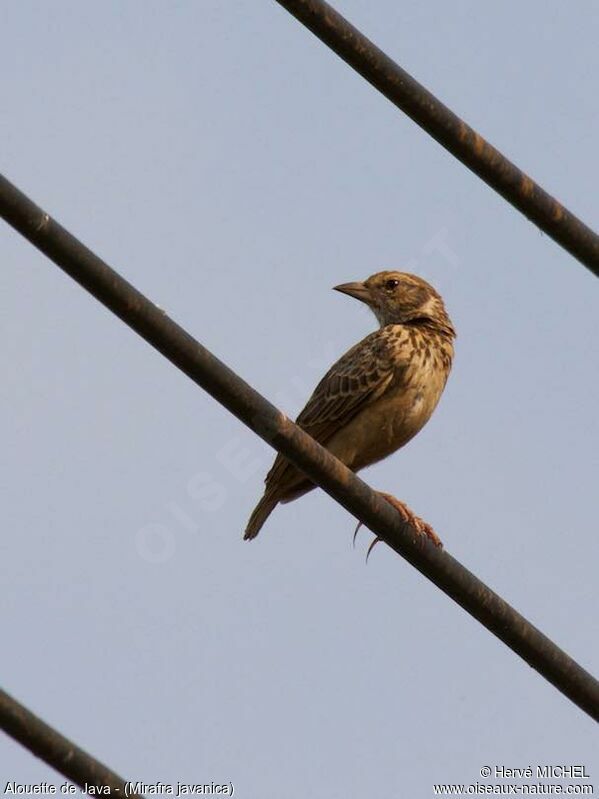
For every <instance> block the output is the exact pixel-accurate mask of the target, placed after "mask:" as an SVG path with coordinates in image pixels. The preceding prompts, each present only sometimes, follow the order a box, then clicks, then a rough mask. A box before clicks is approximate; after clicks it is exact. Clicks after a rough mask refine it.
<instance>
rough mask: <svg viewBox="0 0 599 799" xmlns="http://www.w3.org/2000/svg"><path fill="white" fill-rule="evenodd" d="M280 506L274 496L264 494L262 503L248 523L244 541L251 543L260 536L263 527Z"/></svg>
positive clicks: (258, 505) (255, 509)
mask: <svg viewBox="0 0 599 799" xmlns="http://www.w3.org/2000/svg"><path fill="white" fill-rule="evenodd" d="M278 504H279V500H278V499H275V498H274V497H273V496H272V494H270V495H269V494H264V496H263V497H262V499H261V500H260V502H259V503H258V504H257V505H256V507H255V508H254V510H253V512H252V515H251V516H250V519H249V521H248V523H247V527H246V528H245V535H244V536H243V539H244V541H250V540H251V539H252V538H255V537H256V536H257V535H258V533H259V532H260V529H261V527H262V525H263V524H264V522H265V521H266V520H267V519H268V517H269V516H270V514H271V513H272V512H273V510H274V508H275V507H276V506H277V505H278Z"/></svg>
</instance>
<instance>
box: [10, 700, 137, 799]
mask: <svg viewBox="0 0 599 799" xmlns="http://www.w3.org/2000/svg"><path fill="white" fill-rule="evenodd" d="M0 729H3V730H4V732H5V733H7V735H10V736H11V737H12V738H14V739H15V740H16V741H18V742H19V743H20V744H22V745H23V746H24V747H25V748H26V749H29V751H30V752H33V754H34V755H36V756H37V757H39V758H40V759H41V760H43V761H44V762H45V763H47V764H48V765H49V766H52V768H54V769H56V770H57V771H59V772H60V773H61V774H62V775H63V776H65V777H67V778H68V779H69V780H71V781H72V782H74V783H75V784H76V785H79V787H80V788H83V789H84V790H85V789H86V787H87V789H89V788H90V786H93V787H94V788H110V790H111V792H113V791H114V792H115V793H117V794H118V795H119V796H122V797H123V799H124V797H125V786H126V784H127V780H124V779H123V778H122V777H119V775H118V774H115V773H114V771H111V769H109V768H108V766H105V765H104V764H103V763H100V761H99V760H96V759H95V757H92V756H91V755H90V754H88V753H87V752H85V751H84V750H83V749H80V748H79V747H78V746H76V745H75V744H74V743H73V742H72V741H69V739H68V738H65V737H64V735H61V734H60V733H59V732H58V731H57V730H55V729H53V728H52V727H50V726H49V725H48V724H46V722H45V721H42V719H40V718H39V717H38V716H36V715H34V714H33V713H32V712H31V711H30V710H28V709H27V708H26V707H24V706H23V705H22V704H21V703H20V702H17V700H16V699H14V698H13V697H12V696H9V695H8V694H7V693H6V692H5V691H3V690H2V689H0ZM127 796H129V797H130V799H139V796H140V794H137V793H131V792H129V791H127Z"/></svg>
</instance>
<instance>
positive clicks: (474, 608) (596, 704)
mask: <svg viewBox="0 0 599 799" xmlns="http://www.w3.org/2000/svg"><path fill="white" fill-rule="evenodd" d="M0 214H1V215H2V216H3V217H4V219H6V221H7V222H9V224H11V225H12V226H13V227H14V228H15V229H16V230H18V231H19V232H20V233H21V234H22V235H23V236H25V237H26V238H27V239H28V240H29V241H30V242H31V243H32V244H34V245H35V246H36V247H38V249H40V250H41V251H42V252H44V253H45V254H46V255H47V256H48V257H49V258H51V259H52V260H53V261H54V263H56V264H57V265H58V266H60V267H61V268H62V269H63V270H64V271H65V272H66V273H67V274H69V275H70V276H71V277H72V278H73V279H74V280H76V281H77V282H78V283H79V284H80V285H81V286H83V287H84V288H85V289H87V291H89V292H90V293H91V294H93V295H94V296H95V297H96V298H97V299H98V300H100V302H102V303H103V304H104V305H105V306H106V307H107V308H109V309H110V310H111V311H113V312H114V313H115V314H116V315H117V316H118V317H120V318H121V319H122V320H123V321H124V322H125V323H126V324H127V325H129V327H131V328H132V329H133V330H135V331H136V332H137V333H139V334H140V335H141V336H143V338H145V339H146V341H148V342H149V343H150V344H152V346H153V347H155V348H156V349H157V350H158V351H159V352H161V353H162V354H163V355H164V356H165V357H166V358H168V359H169V360H170V361H171V362H172V363H173V364H175V366H177V367H178V368H179V369H181V371H183V372H185V374H186V375H188V377H190V378H191V379H192V380H194V381H195V382H196V383H197V384H198V385H200V386H201V387H202V388H204V389H205V390H206V391H207V392H208V393H209V394H211V395H212V396H213V397H214V398H215V399H216V400H217V401H218V402H220V403H221V404H222V405H224V406H225V407H226V408H227V409H228V410H229V411H231V413H233V414H235V416H237V417H238V418H239V419H241V421H242V422H244V424H246V425H247V426H248V427H250V428H251V429H252V430H253V431H254V432H255V433H257V434H258V435H259V436H261V437H262V438H263V439H264V440H265V441H267V442H269V443H270V444H271V445H272V446H273V447H274V448H275V449H277V450H278V451H279V452H282V453H283V454H284V455H285V456H286V457H287V458H289V460H290V461H292V462H293V463H294V464H295V465H296V466H297V467H298V468H299V469H301V470H302V471H303V472H304V473H305V474H306V475H308V477H309V478H310V479H311V480H312V481H313V482H314V483H317V484H318V485H319V486H321V487H322V488H324V490H325V491H327V493H329V494H330V495H331V496H332V497H333V498H334V499H335V500H337V502H339V503H340V504H341V505H343V506H344V507H345V508H347V510H348V511H350V513H352V514H353V515H354V516H356V517H357V518H358V519H361V520H362V521H363V522H364V523H365V524H366V525H367V526H368V527H369V528H370V529H371V530H372V531H373V532H374V533H376V534H377V535H378V536H380V538H381V539H382V540H383V541H385V542H386V543H387V544H388V545H389V546H390V547H391V548H392V549H394V550H395V551H396V552H398V553H399V554H400V555H402V556H403V557H404V558H405V559H406V560H408V561H409V562H410V563H411V564H412V565H413V566H415V567H416V568H417V569H418V570H419V571H421V572H422V574H424V575H426V576H427V577H428V578H429V579H430V580H432V581H433V582H434V583H435V584H436V585H437V586H439V588H441V589H442V590H443V591H445V593H446V594H447V595H448V596H450V597H451V598H452V599H454V600H455V601H456V602H457V603H458V604H460V605H461V606H462V607H463V608H464V609H465V610H467V611H468V613H470V614H471V615H472V616H474V618H476V619H478V621H480V622H481V624H483V625H484V626H485V627H487V629H489V630H490V631H491V632H492V633H493V634H494V635H496V636H497V637H498V638H499V639H501V640H502V641H503V642H504V643H505V644H507V645H508V646H509V647H510V648H511V649H513V650H514V652H516V653H517V654H519V655H520V656H521V657H522V658H524V660H525V661H526V662H527V663H529V664H530V665H531V666H532V667H533V668H535V669H536V670H537V671H538V672H539V673H540V674H542V675H543V676H544V677H545V678H546V679H547V680H549V682H551V683H552V684H553V685H554V686H555V687H556V688H558V689H559V690H560V691H561V692H562V693H563V694H565V695H566V696H567V697H569V698H570V699H571V700H572V701H573V702H575V703H576V704H577V705H578V706H579V707H581V708H582V709H583V710H585V711H586V712H587V713H588V714H589V715H591V716H592V717H593V718H595V719H597V720H598V721H599V682H597V680H596V679H595V678H594V677H593V676H592V675H591V674H589V673H588V672H587V671H585V670H584V669H583V668H582V667H581V666H580V665H579V664H578V663H576V662H575V661H574V660H573V659H572V658H571V657H569V655H567V654H566V653H565V652H564V651H563V650H561V649H560V648H559V647H558V646H556V644H554V643H553V642H552V641H551V640H550V639H549V638H547V637H546V636H545V635H543V633H541V632H540V631H539V630H537V629H536V628H535V627H533V625H532V624H530V622H528V621H527V620H526V619H525V618H524V617H523V616H521V615H520V614H519V613H518V612H517V611H515V610H514V609H513V608H512V607H510V605H508V604H507V603H506V602H505V601H504V600H503V599H502V598H501V597H500V596H498V595H497V594H496V593H494V592H493V591H491V589H490V588H488V587H487V586H486V585H485V584H484V583H483V582H481V581H480V580H479V579H478V578H477V577H475V576H474V575H473V574H471V573H470V572H469V571H468V570H467V569H466V568H465V567H464V566H462V565H461V564H460V563H459V562H458V561H457V560H455V559H454V558H452V557H451V555H449V554H448V553H447V552H444V551H440V550H438V549H436V548H435V547H434V546H432V545H430V544H428V542H427V541H425V540H424V538H423V537H422V536H419V535H418V534H417V533H416V532H415V531H414V530H413V529H412V528H410V527H409V526H408V525H406V524H405V523H404V522H403V520H402V519H401V517H400V515H399V514H398V513H397V511H395V510H394V509H393V508H392V507H391V506H390V505H389V504H388V503H387V502H385V500H383V499H382V498H381V497H380V496H379V494H378V493H376V492H375V491H373V490H372V489H371V488H369V487H368V486H367V485H366V483H364V482H363V481H362V480H360V478H359V477H357V476H356V475H355V474H354V473H353V472H351V471H350V470H349V469H348V468H347V467H346V466H344V465H343V464H342V463H341V462H340V461H338V460H337V459H336V458H335V457H333V455H331V454H330V453H329V452H328V451H327V450H326V449H324V448H323V447H321V446H320V445H319V444H317V443H316V442H315V441H314V439H312V438H311V437H310V436H309V435H307V433H305V432H304V431H303V430H301V429H300V428H299V427H297V425H295V424H293V423H292V422H291V421H290V420H289V419H287V417H286V416H285V415H284V414H282V413H281V412H280V411H279V410H277V409H276V408H275V407H274V406H273V405H271V404H270V403H269V402H268V401H267V400H265V399H264V398H263V397H262V396H261V395H260V394H258V392H257V391H255V390H254V389H253V388H252V387H251V386H249V385H248V384H247V383H245V382H244V381H243V380H242V379H241V378H240V377H238V376H237V375H236V374H235V373H234V372H233V371H231V369H229V368H228V367H227V366H225V364H223V363H222V362H221V361H219V360H218V359H217V358H216V357H215V356H214V355H212V353H210V352H209V351H208V350H207V349H206V348H205V347H203V346H202V345H201V344H200V343H199V342H198V341H196V340H195V339H194V338H193V337H192V336H191V335H190V334H189V333H187V332H186V331H185V330H183V328H181V327H180V326H179V325H177V323H176V322H174V321H173V320H172V319H170V318H169V317H168V316H167V315H166V314H165V313H164V312H163V311H161V310H160V309H159V308H157V307H156V306H155V305H154V304H153V303H152V302H150V301H149V300H148V299H146V297H144V296H143V294H141V293H140V292H139V291H137V289H135V288H134V287H133V286H132V285H131V284H130V283H128V282H127V281H126V280H125V279H124V278H122V277H121V276H120V275H119V274H118V273H117V272H115V271H114V270H113V269H111V268H110V267H109V266H108V265H107V264H106V263H105V262H104V261H102V260H101V259H100V258H98V256H97V255H95V254H94V253H93V252H91V250H89V249H88V248H87V247H85V246H84V245H83V244H82V243H81V242H80V241H78V240H77V239H76V238H75V237H74V236H72V235H71V234H70V233H69V232H68V231H67V230H65V229H64V228H63V227H61V226H60V225H59V224H58V223H57V222H55V221H54V220H52V219H51V218H50V217H49V215H48V214H46V213H45V212H44V211H42V210H41V209H40V208H38V207H37V206H36V205H35V204H34V203H33V202H32V201H31V200H30V199H29V198H28V197H26V196H25V195H24V194H23V193H22V192H20V191H19V190H18V189H17V188H16V187H15V186H13V185H12V184H11V183H9V181H8V180H6V179H5V178H3V177H0Z"/></svg>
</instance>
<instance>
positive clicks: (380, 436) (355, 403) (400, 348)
mask: <svg viewBox="0 0 599 799" xmlns="http://www.w3.org/2000/svg"><path fill="white" fill-rule="evenodd" d="M335 290H336V291H341V292H343V293H344V294H349V296H350V297H355V298H356V299H358V300H360V301H361V302H364V303H366V305H368V306H369V307H370V308H371V310H372V311H373V312H374V314H375V316H376V318H377V319H378V321H379V323H380V328H379V329H378V330H377V331H375V332H374V333H371V334H370V335H369V336H366V338H365V339H363V340H362V341H360V342H359V344H356V345H355V346H354V347H352V348H351V349H350V350H349V351H348V352H346V353H345V355H344V356H343V357H342V358H340V360H338V361H337V363H336V364H334V365H333V366H332V367H331V368H330V369H329V371H328V372H327V373H326V375H325V376H324V377H323V379H322V380H321V381H320V383H319V384H318V385H317V386H316V389H315V391H314V393H313V394H312V396H311V397H310V399H309V400H308V404H307V405H306V407H305V408H304V410H303V411H302V412H301V413H300V415H299V416H298V418H297V424H298V425H299V426H300V427H301V428H302V429H303V430H305V431H306V432H307V433H309V434H310V435H311V436H312V437H313V438H315V439H316V441H318V442H319V443H320V444H322V445H323V446H324V447H326V448H327V449H328V450H329V451H330V452H332V453H333V455H336V456H337V457H338V458H339V459H340V460H341V461H343V463H345V465H346V466H348V467H349V468H350V469H352V470H353V471H354V472H357V471H359V470H360V469H363V468H364V467H365V466H369V465H370V464H372V463H376V462H377V461H379V460H381V459H382V458H385V457H387V455H390V454H391V453H392V452H395V451H396V450H398V449H399V448H400V447H403V445H404V444H406V443H407V442H408V441H409V440H410V439H411V438H413V437H414V436H415V435H416V433H418V431H419V430H421V429H422V427H423V426H424V425H425V424H426V422H427V421H428V420H429V418H430V416H431V414H432V412H433V411H434V410H435V407H436V405H437V403H438V401H439V398H440V397H441V394H442V392H443V389H444V388H445V383H446V382H447V377H448V376H449V371H450V369H451V363H452V359H453V340H454V338H455V330H454V328H453V325H452V324H451V320H450V319H449V316H448V315H447V312H446V311H445V306H444V304H443V300H442V299H441V296H440V295H439V294H438V293H437V292H436V291H435V289H434V288H433V287H432V286H431V285H429V284H428V283H427V282H426V280H423V279H422V278H421V277H418V276H417V275H410V274H407V273H405V272H378V273H377V274H375V275H372V276H371V277H369V278H368V280H366V281H364V283H344V284H342V285H341V286H335ZM265 483H266V489H265V491H264V496H263V497H262V499H261V500H260V502H258V504H257V505H256V507H255V509H254V512H253V513H252V515H251V516H250V519H249V522H248V525H247V528H246V531H245V536H244V538H246V539H251V538H255V537H256V536H257V535H258V532H259V531H260V528H261V527H262V525H263V524H264V522H265V521H266V518H267V517H268V516H269V515H270V513H271V512H272V510H273V509H274V508H275V506H276V505H277V504H278V503H279V502H283V503H284V502H291V501H292V500H294V499H297V498H298V497H300V496H302V495H303V494H305V493H306V492H307V491H310V490H312V489H313V488H315V487H316V486H315V485H314V484H313V483H311V482H310V480H309V479H308V478H307V477H306V476H305V475H304V474H302V472H300V471H298V470H297V469H296V468H295V467H294V466H293V465H292V464H291V463H289V461H288V460H287V459H286V458H285V457H283V456H282V455H278V456H277V458H276V460H275V462H274V465H273V467H272V469H271V470H270V471H269V473H268V474H267V476H266V480H265ZM381 494H382V496H384V497H385V499H387V500H388V501H389V502H390V503H391V504H392V505H393V506H394V507H395V508H397V510H398V511H399V512H400V513H401V514H402V516H403V518H404V519H405V520H406V521H408V522H410V523H412V524H413V525H414V526H415V527H416V529H417V530H418V531H419V532H420V533H422V534H423V535H426V536H427V537H428V538H430V539H431V540H432V541H433V543H435V544H436V545H437V546H440V545H441V541H440V540H439V538H438V537H437V535H436V534H435V532H434V531H433V529H432V528H431V527H430V525H428V524H426V522H423V521H422V519H419V518H418V517H417V516H415V514H414V513H413V512H412V511H411V510H410V509H409V508H408V507H407V506H406V505H405V504H404V503H403V502H400V500H398V499H396V498H395V497H393V496H392V495H390V494H384V493H382V492H381Z"/></svg>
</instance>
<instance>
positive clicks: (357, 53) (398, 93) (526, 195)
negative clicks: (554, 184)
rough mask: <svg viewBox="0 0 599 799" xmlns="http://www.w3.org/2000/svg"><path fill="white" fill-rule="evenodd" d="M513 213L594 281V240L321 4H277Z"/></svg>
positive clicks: (598, 258) (598, 271) (312, 0)
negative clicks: (526, 220) (531, 224)
mask: <svg viewBox="0 0 599 799" xmlns="http://www.w3.org/2000/svg"><path fill="white" fill-rule="evenodd" d="M277 2H278V3H279V4H280V5H281V6H283V7H284V8H286V9H287V11H289V12H290V13H291V14H293V16H294V17H296V18H297V19H298V20H299V21H300V22H302V23H303V24H304V25H305V26H306V27H307V28H308V29H309V30H311V31H312V33H314V34H315V35H316V36H318V38H319V39H321V40H322V41H323V42H324V43H325V44H326V45H328V46H329V47H330V48H331V50H334V51H335V52H336V53H337V55H339V56H340V57H341V58H342V59H343V60H344V61H345V62H347V63H348V64H349V65H350V66H351V67H353V68H354V69H355V70H356V72H359V74H360V75H362V77H364V78H366V80H367V81H368V82H369V83H371V84H372V85H373V86H374V87H375V88H376V89H378V90H379V91H380V92H381V93H382V94H384V95H385V97H387V98H388V99H389V100H391V102H392V103H394V104H395V105H396V106H397V107H398V108H400V109H401V110H402V111H404V112H405V113H406V114H407V115H408V116H409V117H411V119H413V120H414V122H416V123H417V124H418V125H420V127H421V128H423V130H425V131H426V132H427V133H429V134H430V135H431V136H432V137H433V138H434V139H436V140H437V141H438V142H439V144H442V145H443V147H445V149H446V150H449V152H450V153H452V154H453V155H455V157H456V158H458V159H459V160H460V161H461V162H462V163H463V164H465V165H466V166H467V167H468V168H469V169H471V170H472V171H473V172H474V173H476V174H477V175H478V176H479V177H480V178H482V179H483V180H484V181H485V183H488V184H489V186H491V187H492V188H493V189H495V191H497V192H499V194H501V196H502V197H503V198H504V199H506V200H507V201H508V202H509V203H510V204H511V205H513V206H514V208H517V209H518V210H519V211H521V212H522V213H523V214H524V215H525V216H526V217H528V218H529V219H530V220H531V221H532V222H534V223H535V225H537V226H538V227H539V228H540V229H541V230H543V231H545V233H547V235H548V236H551V238H552V239H553V240H554V241H556V242H557V243H558V244H560V245H561V246H562V247H564V249H566V250H567V251H568V252H569V253H571V254H572V255H573V256H574V257H575V258H577V259H578V260H579V261H580V262H581V263H583V264H584V265H585V266H586V267H588V268H589V269H590V270H591V272H593V274H595V275H597V276H598V277H599V235H597V233H595V231H594V230H591V228H589V227H587V226H586V225H585V224H584V223H583V222H581V220H580V219H578V217H576V216H575V215H574V214H573V213H571V212H570V211H569V210H568V209H567V208H565V207H564V206H563V205H562V204H561V203H559V202H558V201H557V200H556V199H555V198H554V197H552V196H551V195H550V194H548V193H547V192H546V191H545V190H544V189H542V188H541V186H539V185H538V184H537V183H535V182H534V180H532V178H530V177H529V176H528V175H527V174H526V173H525V172H522V171H521V170H520V169H518V167H517V166H515V164H513V163H512V162H511V161H509V160H508V159H507V158H506V157H505V156H504V155H502V154H501V153H500V152H499V150H497V149H495V147H493V146H492V145H491V144H489V142H488V141H486V140H485V139H484V138H483V137H482V136H481V135H480V134H479V133H477V132H476V131H475V130H473V129H472V128H471V127H470V126H469V125H467V124H466V123H465V122H464V120H463V119H460V117H459V116H457V114H454V113H453V111H450V109H449V108H447V106H445V105H443V103H442V102H440V100H438V99H437V98H436V97H435V96H434V95H433V94H431V93H430V92H429V91H428V90H427V89H425V88H424V86H422V85H421V84H420V83H418V81H416V80H414V78H413V77H412V76H411V75H409V74H408V73H407V72H406V71H405V70H403V69H402V68H401V67H400V66H399V65H398V64H396V63H395V61H393V60H392V59H391V58H389V56H388V55H386V54H385V53H384V52H383V51H382V50H380V49H379V48H378V47H377V46H376V45H375V44H373V42H371V41H370V40H369V39H367V38H366V36H364V34H363V33H361V32H360V31H359V30H358V29H357V28H354V26H353V25H351V24H350V23H349V22H348V21H347V20H346V19H345V18H344V17H342V16H341V14H339V13H338V12H337V11H335V9H334V8H332V7H331V6H330V5H329V4H328V3H325V2H323V0H277Z"/></svg>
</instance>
